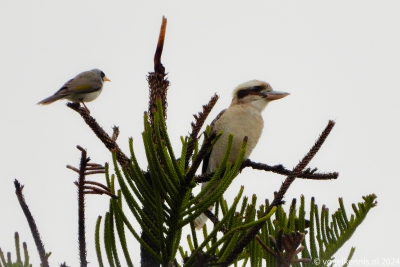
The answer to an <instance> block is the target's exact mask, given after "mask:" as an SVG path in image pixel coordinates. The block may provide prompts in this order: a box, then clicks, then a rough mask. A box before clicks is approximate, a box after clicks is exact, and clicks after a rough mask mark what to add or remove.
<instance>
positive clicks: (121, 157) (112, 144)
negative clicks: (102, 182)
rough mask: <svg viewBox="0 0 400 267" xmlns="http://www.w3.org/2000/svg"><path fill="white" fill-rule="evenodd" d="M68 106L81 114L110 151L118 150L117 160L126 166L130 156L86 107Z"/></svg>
mask: <svg viewBox="0 0 400 267" xmlns="http://www.w3.org/2000/svg"><path fill="white" fill-rule="evenodd" d="M67 106H68V107H69V108H71V109H73V110H75V111H76V112H78V113H79V115H81V117H82V118H83V119H84V121H85V122H86V124H87V125H89V127H90V128H91V129H92V131H93V132H94V133H95V134H96V136H97V137H98V138H99V139H100V140H101V141H102V142H103V144H104V145H105V146H106V147H107V149H108V150H109V151H110V152H114V151H115V152H116V154H117V161H118V163H119V164H120V165H121V167H122V168H126V167H127V165H128V162H129V158H128V157H127V156H126V155H125V154H124V153H123V152H122V151H121V149H120V148H119V146H118V144H117V143H116V142H115V141H114V140H112V138H110V136H108V134H107V133H106V132H105V131H104V130H103V128H101V127H100V125H99V124H98V123H97V122H96V120H95V119H94V118H93V117H92V116H90V114H89V113H88V112H87V111H86V110H85V109H84V108H80V106H79V103H71V102H69V103H67Z"/></svg>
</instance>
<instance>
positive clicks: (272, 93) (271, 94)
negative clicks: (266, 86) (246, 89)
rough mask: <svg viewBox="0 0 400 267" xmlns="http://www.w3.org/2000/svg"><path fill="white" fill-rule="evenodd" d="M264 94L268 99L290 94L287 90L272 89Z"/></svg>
mask: <svg viewBox="0 0 400 267" xmlns="http://www.w3.org/2000/svg"><path fill="white" fill-rule="evenodd" d="M263 95H264V97H265V98H266V99H268V100H270V101H272V100H277V99H281V98H284V97H285V96H288V95H290V94H289V93H286V92H279V91H270V92H264V93H263Z"/></svg>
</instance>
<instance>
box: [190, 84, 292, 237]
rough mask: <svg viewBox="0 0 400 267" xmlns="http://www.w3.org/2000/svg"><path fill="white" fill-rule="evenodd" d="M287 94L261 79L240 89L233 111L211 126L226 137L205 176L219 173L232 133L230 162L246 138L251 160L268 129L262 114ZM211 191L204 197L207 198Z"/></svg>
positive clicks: (209, 158)
mask: <svg viewBox="0 0 400 267" xmlns="http://www.w3.org/2000/svg"><path fill="white" fill-rule="evenodd" d="M287 95H289V93H285V92H278V91H274V90H272V88H271V86H270V85H269V84H268V83H266V82H263V81H258V80H251V81H248V82H245V83H242V84H240V85H239V86H238V87H236V88H235V90H234V91H233V99H232V103H231V105H230V106H229V108H227V109H224V110H222V111H221V112H220V113H219V114H218V116H217V117H216V118H215V119H214V120H213V122H212V123H211V129H212V131H216V132H217V133H219V132H220V131H222V136H221V137H220V138H219V139H218V141H217V142H216V143H215V144H214V146H213V148H212V150H211V151H210V154H209V155H208V156H206V157H205V159H204V161H203V173H212V172H215V171H216V170H217V168H218V167H219V164H220V162H221V161H222V158H223V156H224V154H225V151H226V147H227V144H228V136H229V134H230V133H231V134H233V143H232V149H231V152H230V155H229V158H228V161H229V162H231V163H233V162H235V161H236V158H237V156H238V154H239V151H240V147H241V145H242V142H243V138H244V137H245V136H247V137H248V143H247V148H246V154H245V156H244V158H245V159H247V158H248V157H249V156H250V154H251V152H252V151H253V149H254V148H255V146H256V145H257V142H258V140H259V139H260V136H261V133H262V130H263V127H264V121H263V118H262V115H261V113H262V111H263V110H264V109H265V107H266V106H267V104H268V103H269V102H270V101H273V100H277V99H280V98H283V97H285V96H287ZM206 185H207V182H206V183H203V184H202V188H204V187H205V186H206ZM214 189H215V187H214ZM211 190H212V189H210V191H211ZM210 191H209V192H207V193H206V194H205V195H204V197H207V195H208V194H209V193H211V192H210ZM213 208H214V205H213V206H211V207H209V210H212V209H213ZM207 219H208V218H207V216H206V215H205V214H204V213H202V214H201V215H200V216H199V217H197V218H196V219H195V221H194V225H195V227H196V228H197V229H201V228H202V227H203V226H204V223H205V222H206V220H207Z"/></svg>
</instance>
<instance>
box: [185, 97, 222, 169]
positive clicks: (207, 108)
mask: <svg viewBox="0 0 400 267" xmlns="http://www.w3.org/2000/svg"><path fill="white" fill-rule="evenodd" d="M218 99H219V96H218V95H217V94H215V95H214V96H213V97H212V98H211V99H210V101H208V103H207V104H206V105H203V111H201V112H199V114H198V115H193V117H194V119H195V123H193V122H192V123H191V126H192V132H191V133H190V134H189V138H190V143H189V145H188V147H187V150H186V161H185V166H188V164H189V160H190V157H191V156H192V154H193V149H194V145H195V143H196V142H197V141H198V138H199V136H198V135H199V132H200V130H201V127H203V125H204V122H205V120H206V119H207V117H208V115H209V114H210V112H211V110H212V109H213V107H214V106H215V104H216V103H217V101H218Z"/></svg>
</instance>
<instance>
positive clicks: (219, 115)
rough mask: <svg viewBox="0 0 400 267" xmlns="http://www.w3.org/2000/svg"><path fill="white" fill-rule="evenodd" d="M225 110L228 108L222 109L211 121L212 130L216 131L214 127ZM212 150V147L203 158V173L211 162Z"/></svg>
mask: <svg viewBox="0 0 400 267" xmlns="http://www.w3.org/2000/svg"><path fill="white" fill-rule="evenodd" d="M225 110H226V109H224V110H222V111H221V112H220V113H219V114H218V115H217V117H215V119H214V120H213V121H212V122H211V124H210V127H211V132H213V131H215V129H214V125H215V122H216V121H217V120H218V119H219V118H220V117H221V116H222V114H224V112H225ZM206 138H207V136H206ZM211 151H212V149H210V151H209V152H208V153H207V155H206V156H205V157H204V159H203V166H202V168H201V174H205V173H206V172H207V168H208V163H209V161H210V155H211Z"/></svg>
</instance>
